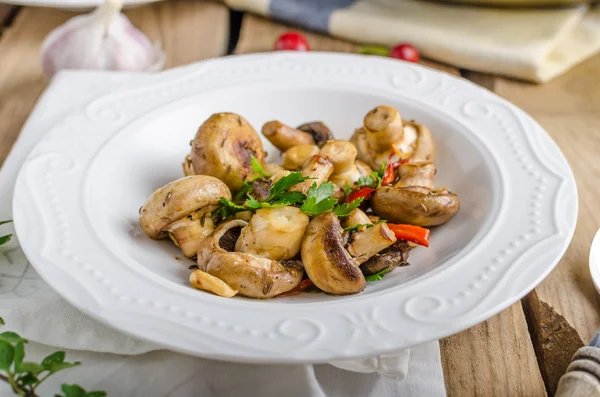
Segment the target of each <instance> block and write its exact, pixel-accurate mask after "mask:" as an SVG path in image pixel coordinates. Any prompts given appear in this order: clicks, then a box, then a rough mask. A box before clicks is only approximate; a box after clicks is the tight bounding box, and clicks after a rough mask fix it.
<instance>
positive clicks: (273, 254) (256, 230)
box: [235, 206, 309, 261]
mask: <svg viewBox="0 0 600 397" xmlns="http://www.w3.org/2000/svg"><path fill="white" fill-rule="evenodd" d="M308 222H309V220H308V215H306V214H305V213H304V212H302V211H300V209H299V208H296V207H290V206H286V207H279V208H262V209H259V210H258V211H256V213H255V214H254V216H253V217H252V219H250V223H248V225H247V226H245V227H244V228H243V229H242V233H241V234H240V237H239V239H238V240H237V243H236V246H235V250H236V251H238V252H245V253H248V254H253V255H256V256H260V257H264V258H269V259H274V260H276V261H281V260H286V259H292V258H293V257H295V256H296V255H297V254H298V252H300V244H301V243H302V236H303V235H304V231H305V230H306V227H307V226H308Z"/></svg>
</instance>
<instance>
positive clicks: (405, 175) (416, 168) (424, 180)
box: [396, 163, 435, 189]
mask: <svg viewBox="0 0 600 397" xmlns="http://www.w3.org/2000/svg"><path fill="white" fill-rule="evenodd" d="M434 175H435V167H434V166H433V163H406V164H402V165H400V180H399V181H398V183H397V184H396V186H397V187H406V186H420V187H424V188H427V189H433V176H434Z"/></svg>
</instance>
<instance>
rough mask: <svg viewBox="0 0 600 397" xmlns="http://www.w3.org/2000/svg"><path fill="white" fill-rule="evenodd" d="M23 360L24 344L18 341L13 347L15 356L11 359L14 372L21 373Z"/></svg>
mask: <svg viewBox="0 0 600 397" xmlns="http://www.w3.org/2000/svg"><path fill="white" fill-rule="evenodd" d="M24 358H25V342H23V341H20V342H17V344H16V345H15V356H14V359H13V362H14V365H15V372H16V373H19V372H21V363H23V359H24Z"/></svg>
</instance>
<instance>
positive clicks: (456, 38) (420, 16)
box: [225, 0, 600, 83]
mask: <svg viewBox="0 0 600 397" xmlns="http://www.w3.org/2000/svg"><path fill="white" fill-rule="evenodd" d="M225 2H226V3H227V4H228V5H229V6H230V7H232V8H234V9H239V10H245V11H251V12H255V13H258V14H261V15H266V16H270V17H273V18H275V19H278V20H281V21H284V22H287V23H290V24H292V25H296V26H300V27H304V28H307V29H311V30H315V31H318V32H323V33H329V34H331V35H333V36H337V37H340V38H344V39H347V40H351V41H354V42H358V43H365V44H382V45H388V46H392V45H395V44H398V43H400V42H409V43H411V44H413V45H414V46H416V47H417V48H419V50H420V51H421V54H422V55H423V56H425V57H427V58H430V59H434V60H438V61H441V62H444V63H448V64H451V65H454V66H457V67H459V68H465V69H470V70H476V71H481V72H488V73H494V74H501V75H506V76H510V77H516V78H519V79H523V80H528V81H533V82H538V83H539V82H544V81H548V80H550V79H552V78H554V77H556V76H558V75H560V74H562V73H564V72H566V71H567V70H569V69H570V68H571V67H573V66H574V65H576V64H577V63H579V62H581V61H583V60H584V59H586V58H588V57H589V56H591V55H593V54H594V53H596V52H597V51H598V50H600V7H599V6H596V7H589V6H586V5H581V6H575V7H570V8H556V9H552V8H543V9H539V8H538V9H509V8H488V7H470V6H456V5H451V4H448V3H435V2H431V1H418V0H225Z"/></svg>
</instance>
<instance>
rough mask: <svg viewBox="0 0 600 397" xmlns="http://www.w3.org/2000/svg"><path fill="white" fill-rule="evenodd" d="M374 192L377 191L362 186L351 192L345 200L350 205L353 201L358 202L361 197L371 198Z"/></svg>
mask: <svg viewBox="0 0 600 397" xmlns="http://www.w3.org/2000/svg"><path fill="white" fill-rule="evenodd" d="M375 190H377V189H373V188H372V187H368V186H363V187H361V188H360V189H358V190H353V191H352V192H351V193H350V194H349V195H348V197H347V198H346V202H347V203H351V202H353V201H354V200H358V199H359V198H361V197H362V198H365V199H368V198H371V196H372V195H373V192H374V191H375Z"/></svg>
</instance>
